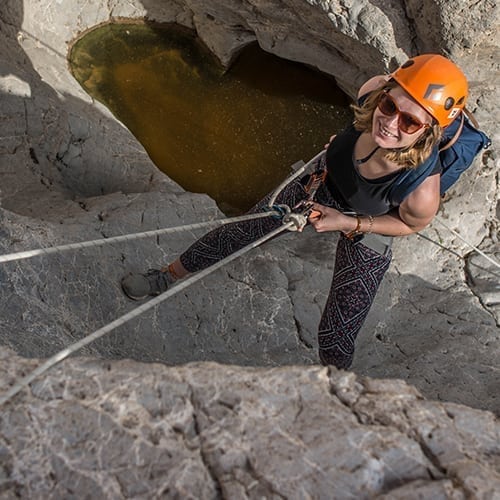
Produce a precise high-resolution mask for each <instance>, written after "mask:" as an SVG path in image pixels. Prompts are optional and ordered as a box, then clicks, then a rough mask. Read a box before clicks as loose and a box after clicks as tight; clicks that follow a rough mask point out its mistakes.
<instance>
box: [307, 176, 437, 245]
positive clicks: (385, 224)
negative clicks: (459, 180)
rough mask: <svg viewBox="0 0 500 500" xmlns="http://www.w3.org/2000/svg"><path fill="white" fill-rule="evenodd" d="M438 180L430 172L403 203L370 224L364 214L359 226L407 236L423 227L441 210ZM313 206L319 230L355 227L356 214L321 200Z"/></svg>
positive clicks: (313, 224)
mask: <svg viewBox="0 0 500 500" xmlns="http://www.w3.org/2000/svg"><path fill="white" fill-rule="evenodd" d="M439 183H440V176H439V175H431V176H430V177H428V178H427V179H426V180H425V181H424V182H422V184H420V186H419V187H418V188H417V189H415V191H413V193H411V194H410V195H409V196H408V197H407V198H406V199H405V200H404V201H403V203H401V205H400V206H399V208H397V209H394V210H392V211H391V212H389V213H388V214H385V215H380V216H377V217H374V218H373V223H372V224H371V227H370V221H369V218H368V217H361V227H360V230H361V231H362V232H367V231H371V232H372V233H377V234H384V235H387V236H405V235H408V234H412V233H415V232H417V231H420V230H421V229H423V228H424V227H425V226H427V225H428V224H429V223H430V222H431V221H432V219H433V218H434V216H435V215H436V212H437V211H438V208H439ZM313 209H314V210H315V211H318V212H320V214H319V215H317V216H311V217H309V221H310V222H311V224H312V226H313V227H314V229H315V230H316V231H317V232H319V233H322V232H325V231H342V232H344V233H348V232H349V231H353V230H354V229H356V226H357V219H356V217H351V216H348V215H344V214H342V213H341V212H339V211H338V210H335V209H334V208H329V207H324V206H322V205H320V204H319V203H315V204H314V206H313Z"/></svg>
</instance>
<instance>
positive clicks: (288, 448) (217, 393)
mask: <svg viewBox="0 0 500 500" xmlns="http://www.w3.org/2000/svg"><path fill="white" fill-rule="evenodd" d="M1 361H2V362H1V364H0V380H1V381H2V382H3V383H5V381H7V380H11V379H13V378H14V376H15V375H19V374H20V373H22V372H25V371H26V370H29V369H33V367H34V366H35V364H36V363H34V362H33V361H29V360H25V359H20V358H16V357H15V356H12V355H11V354H10V355H8V356H4V357H3V358H2V359H1ZM32 392H33V395H32V396H21V397H18V399H17V400H16V402H15V404H12V405H8V406H7V407H6V408H3V409H2V412H1V414H0V423H1V433H0V496H2V498H47V499H51V498H69V497H72V496H76V497H79V498H80V497H83V496H85V497H88V498H196V499H215V498H229V499H233V498H238V499H240V498H241V499H247V498H287V499H301V498H335V499H337V498H338V499H345V498H356V499H373V498H377V499H392V500H395V499H401V500H403V499H404V500H411V499H419V498H429V499H430V498H432V499H433V500H434V499H451V498H452V499H465V498H474V499H495V498H496V495H497V494H498V491H499V490H500V474H499V471H498V456H499V452H500V449H499V443H500V439H499V438H500V425H499V423H498V420H497V419H496V418H495V417H494V415H493V414H491V413H489V412H484V411H478V410H473V409H470V408H467V407H464V406H461V405H456V404H453V403H437V402H430V401H426V400H425V399H423V398H422V396H421V395H420V394H419V393H418V391H416V390H415V389H414V388H412V387H410V386H408V385H406V384H405V383H404V382H401V381H398V380H370V379H365V378H359V377H356V376H355V375H354V374H353V373H346V372H338V371H336V370H332V371H330V370H329V369H327V368H320V367H307V368H306V367H289V368H273V369H263V368H242V367H234V366H222V365H219V364H211V363H202V364H189V365H185V366H182V367H177V368H168V367H165V366H164V365H158V364H149V365H144V364H140V365H138V364H137V363H132V362H129V361H122V362H115V363H109V362H104V361H95V360H90V359H87V360H85V359H79V360H72V361H71V362H65V363H63V364H62V365H59V366H58V367H57V368H56V369H54V370H53V371H52V372H51V373H50V375H49V376H47V377H45V379H44V380H43V381H39V382H36V383H34V384H33V387H32Z"/></svg>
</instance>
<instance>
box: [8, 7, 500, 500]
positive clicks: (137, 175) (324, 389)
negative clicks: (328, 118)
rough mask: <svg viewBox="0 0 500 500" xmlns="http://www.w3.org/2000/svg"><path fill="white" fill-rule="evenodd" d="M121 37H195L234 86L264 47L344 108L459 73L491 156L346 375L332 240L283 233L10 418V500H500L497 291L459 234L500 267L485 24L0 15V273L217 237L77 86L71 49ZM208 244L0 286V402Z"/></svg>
mask: <svg viewBox="0 0 500 500" xmlns="http://www.w3.org/2000/svg"><path fill="white" fill-rule="evenodd" d="M124 18H126V19H147V20H151V21H157V22H176V23H179V24H182V25H184V26H187V27H190V28H193V29H195V30H196V31H197V32H198V34H199V36H200V37H201V38H202V40H203V41H204V42H205V43H206V45H207V46H208V47H209V48H210V49H211V50H212V51H213V52H214V53H215V54H216V55H217V57H218V58H219V59H220V60H221V62H222V63H223V64H226V65H229V64H230V63H231V61H232V60H233V58H234V57H235V56H236V55H237V53H238V50H240V49H241V48H242V47H243V46H244V45H246V44H248V43H250V42H253V41H258V43H259V44H260V45H261V46H262V47H263V48H264V49H265V50H268V51H270V52H273V53H275V54H277V55H279V56H281V57H285V58H288V59H290V60H294V61H299V62H303V63H305V64H308V65H309V66H311V67H314V68H317V69H319V70H321V71H324V72H326V73H328V74H331V75H332V76H334V77H335V78H336V80H337V82H338V83H339V85H340V86H341V87H342V88H343V89H344V90H345V91H346V92H347V93H348V94H349V95H351V96H352V95H354V93H355V90H356V88H357V87H358V86H359V85H360V84H361V83H362V82H363V81H364V80H365V79H367V78H368V77H370V76H373V75H375V74H380V73H382V72H387V71H390V70H391V69H394V68H395V67H396V66H397V64H399V63H401V62H403V61H404V60H405V59H406V58H407V57H408V56H409V55H412V54H415V53H417V52H423V51H434V52H442V53H445V54H449V55H450V56H452V57H453V58H454V60H455V61H456V62H457V63H458V64H459V65H461V67H462V68H463V69H464V71H465V73H466V74H467V76H468V78H469V80H470V84H471V89H470V98H469V105H468V107H469V108H470V109H471V110H472V111H474V113H475V115H476V117H477V119H478V120H479V122H480V123H481V125H482V127H483V128H484V129H485V130H486V132H487V133H488V134H489V135H490V137H491V138H492V140H493V147H492V148H490V149H489V150H488V151H486V152H485V153H483V154H482V155H480V156H479V157H478V159H477V160H476V162H475V164H474V166H473V167H471V168H470V169H469V170H468V171H467V172H466V173H465V174H464V175H463V176H462V178H461V180H460V182H459V183H458V184H457V185H456V186H455V187H454V188H453V189H452V190H451V192H450V193H449V195H448V197H447V199H446V200H445V201H444V202H443V205H442V207H441V210H440V212H439V218H440V220H441V221H442V222H444V223H445V224H446V227H445V226H443V225H442V224H440V223H438V222H437V221H436V222H433V223H432V224H431V225H430V226H429V227H428V228H427V229H425V230H424V231H422V234H421V235H413V236H411V237H407V238H401V239H398V241H397V242H396V243H395V247H394V261H393V264H392V266H391V269H390V270H389V272H388V275H387V277H386V279H385V281H384V283H383V285H382V288H381V290H380V292H379V294H378V296H377V299H376V303H375V305H374V307H373V310H372V311H371V313H370V316H369V318H368V320H367V322H366V324H365V326H364V328H363V330H362V332H361V334H360V337H359V338H358V347H357V353H356V358H355V363H354V365H353V371H354V373H341V372H337V371H336V370H334V369H329V368H321V367H318V365H317V363H318V358H317V354H316V327H317V323H318V321H319V317H320V314H321V310H322V307H323V304H324V302H325V299H326V296H327V293H328V290H329V284H330V279H331V273H332V269H333V259H334V251H335V241H336V235H335V234H322V235H317V234H314V233H313V232H312V231H309V230H306V231H305V232H304V233H302V234H297V233H290V234H287V235H286V236H283V237H281V238H279V239H277V240H274V241H272V242H269V243H268V244H266V245H264V246H263V247H261V248H259V249H256V250H254V251H252V252H251V253H249V254H247V255H246V256H244V257H242V258H241V259H240V260H238V261H237V262H235V263H232V264H230V265H228V266H227V267H226V268H224V269H222V270H220V271H218V272H216V273H214V274H213V275H211V276H209V277H207V278H205V279H204V280H203V281H201V282H199V283H198V284H197V285H196V286H193V287H191V288H189V289H186V290H185V291H183V292H182V293H180V294H179V295H177V296H175V297H173V298H172V299H171V300H169V301H167V302H165V303H162V304H161V305H160V306H158V307H156V308H155V309H153V310H152V311H149V312H148V313H145V314H144V315H142V316H139V317H138V318H136V319H135V320H133V321H131V322H129V323H126V324H125V325H123V326H120V327H119V328H117V329H115V330H113V331H112V332H111V333H109V334H107V335H106V336H104V337H102V338H101V339H99V340H98V341H96V342H94V343H92V344H90V345H89V346H87V347H85V348H84V349H83V350H81V351H79V352H78V355H83V356H86V357H85V358H77V357H71V358H70V359H68V360H66V361H65V362H64V363H62V364H61V365H58V366H56V367H55V368H53V369H52V370H50V371H49V372H48V373H46V374H44V375H43V376H41V377H39V378H38V379H36V380H35V382H33V383H32V384H31V386H30V389H25V390H24V391H23V392H22V393H21V394H19V395H17V396H16V397H14V398H13V399H12V400H11V401H10V402H8V403H6V404H5V406H4V407H2V409H1V411H0V464H1V467H0V498H12V497H15V496H20V497H22V498H71V497H78V498H85V497H88V498H129V497H131V498H132V497H133V498H156V497H162V496H163V497H166V498H179V497H182V498H238V497H242V498H246V497H248V498H257V497H259V498H308V497H309V498H341V499H343V498H405V499H406V498H443V499H444V498H454V499H455V498H457V499H460V498H484V499H495V498H498V491H500V488H499V483H498V481H499V479H498V464H499V463H500V462H499V458H498V457H499V450H498V443H499V439H498V421H497V419H496V417H495V416H494V415H495V414H498V413H499V412H500V400H499V396H498V394H499V387H500V377H499V368H498V366H499V363H498V360H499V352H500V348H499V338H500V329H499V304H500V290H499V286H498V283H499V280H498V278H499V275H500V272H499V270H498V268H497V267H495V266H494V265H493V264H491V263H490V262H489V261H487V260H486V259H484V257H482V256H480V255H479V254H477V253H475V252H472V251H471V249H470V247H469V246H468V245H467V244H465V243H464V242H463V241H462V239H460V238H459V237H458V236H456V234H454V233H453V232H451V231H450V229H453V230H454V231H456V232H457V233H458V234H459V235H460V236H461V237H463V238H465V239H466V240H468V241H469V242H470V243H472V244H473V245H475V246H476V247H478V248H479V249H480V250H481V251H482V252H484V253H485V254H486V255H488V256H490V257H492V258H494V259H496V260H497V262H498V259H499V257H500V246H499V242H498V227H499V225H498V213H499V212H498V210H499V208H498V207H499V204H498V199H499V198H498V193H499V185H498V178H499V176H498V150H497V147H496V144H498V140H499V138H500V137H499V134H498V124H499V121H498V104H497V103H498V102H499V93H498V86H497V85H496V82H498V69H499V64H500V58H499V49H498V47H499V43H498V42H499V38H498V7H497V5H496V2H494V1H490V0H483V1H481V2H474V3H472V4H471V3H470V2H465V1H463V0H457V1H456V2H443V1H441V0H430V1H425V2H423V1H416V0H406V1H402V2H381V1H378V0H371V1H369V0H361V1H356V2H354V1H351V0H343V1H338V0H330V1H328V0H325V1H319V0H318V1H316V0H266V1H263V0H251V1H250V0H238V1H234V0H218V1H213V0H203V1H202V0H170V1H168V2H162V1H159V0H128V1H126V2H125V1H123V0H106V1H104V0H94V1H92V2H89V1H87V0H85V1H84V0H65V1H64V2H61V1H59V0H23V1H19V0H4V1H3V2H2V4H1V6H0V55H1V57H0V116H1V120H0V235H1V238H0V251H1V252H0V253H2V254H4V253H11V252H17V251H22V250H28V249H33V248H39V247H51V246H54V245H58V244H64V243H73V242H76V241H86V240H92V239H98V238H107V237H111V236H115V235H121V234H128V233H136V232H142V231H147V230H151V229H157V228H162V227H169V226H178V225H182V224H189V223H191V222H199V221H204V220H210V219H215V218H220V217H221V216H222V214H221V213H220V211H219V210H218V209H217V207H216V205H215V203H214V202H213V201H212V200H210V199H209V198H208V197H207V196H204V195H199V194H192V193H186V192H184V190H183V189H182V188H181V187H180V186H178V185H177V184H176V183H174V182H173V181H171V180H170V179H168V178H167V177H166V176H165V175H164V174H162V173H161V172H159V171H158V170H157V168H156V167H155V166H154V165H153V164H152V162H151V161H150V159H149V157H148V156H147V154H146V152H145V151H144V149H143V148H142V146H141V145H140V144H139V143H138V142H137V141H136V139H135V138H134V137H133V136H132V135H131V134H130V132H129V131H128V130H127V129H126V128H125V127H124V126H123V125H122V124H121V123H119V122H118V121H117V120H116V119H115V118H114V117H113V116H112V115H111V113H110V112H109V111H108V110H107V109H105V108H104V107H103V106H102V105H100V104H99V103H96V102H94V101H93V100H92V99H91V98H90V97H89V96H88V95H87V94H86V93H85V92H84V91H83V90H82V89H81V88H80V86H79V85H78V83H77V82H76V81H75V80H74V79H73V77H72V76H71V74H70V72H69V70H68V65H67V61H66V57H67V53H68V49H69V47H70V46H71V43H72V42H73V41H74V39H75V38H76V37H77V36H78V35H80V34H81V33H83V32H85V30H87V29H90V28H92V27H94V26H96V25H98V24H99V23H104V22H109V21H110V20H120V19H124ZM333 132H335V131H330V130H328V131H325V140H326V139H327V138H328V137H329V136H330V135H331V134H332V133H333ZM303 159H304V160H307V158H303ZM298 160H299V158H298ZM199 234H201V233H200V232H195V231H189V232H184V233H178V234H176V235H175V237H172V236H169V237H166V236H161V237H158V238H148V239H138V240H134V241H130V242H127V243H125V244H124V243H121V244H110V245H106V246H101V247H96V248H88V249H84V250H79V251H68V252H64V253H59V254H57V255H50V256H49V255H46V256H39V257H35V258H31V259H27V260H20V261H16V262H10V263H2V264H0V344H2V346H3V347H2V350H1V352H2V362H1V364H0V370H1V374H2V375H1V386H0V391H2V393H3V392H4V391H6V390H7V388H8V387H9V386H10V385H11V384H13V383H14V382H15V381H16V380H17V379H18V378H19V377H21V376H23V375H26V374H27V373H29V371H30V370H32V369H34V368H35V367H36V366H39V365H40V364H41V363H42V359H41V358H45V357H48V356H51V355H53V354H55V353H56V352H58V351H59V350H61V349H63V348H65V347H66V346H68V345H70V344H72V343H73V342H75V341H77V340H79V339H81V338H83V337H84V336H86V335H88V334H90V333H92V332H93V331H95V330H97V329H98V328H100V327H102V326H104V325H106V324H108V323H110V322H111V321H113V320H114V319H115V318H117V317H119V316H121V315H123V314H125V313H127V312H128V311H130V310H132V309H133V308H134V307H136V306H137V304H136V303H132V302H130V301H128V300H127V299H126V298H125V297H124V296H123V294H121V292H120V287H119V280H120V278H121V276H123V275H124V274H125V273H126V272H129V271H142V270H145V269H147V268H148V267H157V266H159V265H163V264H165V263H166V262H168V261H170V260H172V258H174V257H175V256H177V255H178V254H179V253H180V252H181V251H182V250H183V249H184V248H185V247H186V246H187V245H188V244H190V243H191V242H192V241H193V240H194V238H196V237H197V236H198V235H199ZM429 239H431V240H432V241H429ZM30 358H36V359H30ZM165 365H170V366H168V367H167V366H165ZM379 379H383V380H379ZM407 384H409V385H407ZM413 386H414V387H415V388H413ZM425 398H428V399H425ZM432 400H437V401H432ZM332 491H333V492H334V493H332ZM495 495H497V496H495Z"/></svg>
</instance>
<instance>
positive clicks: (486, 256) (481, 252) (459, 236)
mask: <svg viewBox="0 0 500 500" xmlns="http://www.w3.org/2000/svg"><path fill="white" fill-rule="evenodd" d="M434 219H435V220H436V221H437V222H439V223H440V224H441V225H442V226H444V227H445V228H446V229H448V231H450V232H452V233H453V234H454V235H455V236H456V237H457V238H459V239H460V240H462V241H463V242H464V243H465V244H467V245H468V246H469V247H470V248H472V249H473V250H475V251H476V252H477V253H478V254H479V255H482V256H483V257H484V258H485V259H486V260H488V261H489V262H491V263H492V264H493V265H494V266H496V267H498V268H499V269H500V263H498V262H497V261H496V260H495V259H493V258H491V257H490V256H489V255H486V254H485V253H484V252H483V251H482V250H480V249H479V248H478V247H476V246H475V245H473V244H472V243H470V242H469V241H467V240H466V239H465V238H464V237H463V236H461V235H460V234H459V233H457V232H456V231H455V230H454V229H452V228H451V227H450V226H448V225H446V224H445V223H444V222H443V221H442V220H441V219H440V218H439V217H434ZM462 258H463V257H462Z"/></svg>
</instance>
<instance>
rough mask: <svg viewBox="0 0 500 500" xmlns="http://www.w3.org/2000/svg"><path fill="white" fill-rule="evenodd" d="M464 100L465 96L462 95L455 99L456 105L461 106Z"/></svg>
mask: <svg viewBox="0 0 500 500" xmlns="http://www.w3.org/2000/svg"><path fill="white" fill-rule="evenodd" d="M464 101H465V96H462V97H461V98H460V99H459V100H458V101H457V106H461V105H462V104H463V103H464Z"/></svg>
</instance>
